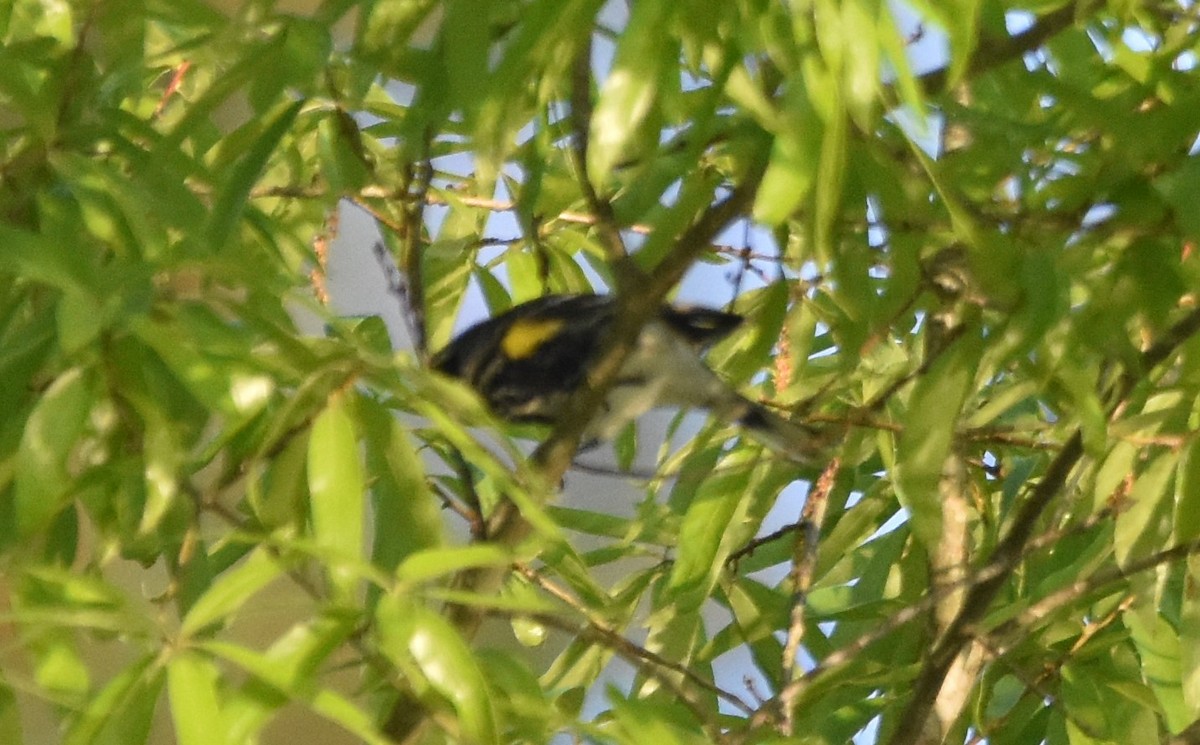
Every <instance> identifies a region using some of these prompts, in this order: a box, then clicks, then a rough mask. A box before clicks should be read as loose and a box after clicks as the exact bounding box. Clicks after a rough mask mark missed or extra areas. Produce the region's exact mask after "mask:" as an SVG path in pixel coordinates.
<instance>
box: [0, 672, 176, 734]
mask: <svg viewBox="0 0 1200 745" xmlns="http://www.w3.org/2000/svg"><path fill="white" fill-rule="evenodd" d="M155 658H156V655H152V656H147V657H143V658H141V659H139V660H137V661H135V662H134V663H133V664H131V665H129V666H127V667H126V668H125V669H124V670H121V671H120V672H119V673H117V675H116V676H114V677H113V678H112V680H110V681H109V682H108V683H107V684H106V685H105V686H104V688H102V689H101V690H100V692H99V693H98V694H96V696H95V697H93V698H92V700H91V701H90V702H89V703H88V706H87V708H86V709H85V710H84V711H83V713H82V714H81V716H80V717H79V718H78V719H76V720H75V722H74V723H73V724H72V726H71V728H70V729H69V730H68V731H67V734H66V736H65V738H64V740H63V743H64V745H126V744H127V743H135V742H144V741H145V739H146V737H147V735H148V734H149V732H150V725H151V724H152V723H153V718H154V709H155V707H156V706H157V705H158V698H159V696H160V695H161V694H162V687H163V684H164V683H165V680H166V677H165V675H164V674H163V673H164V671H163V668H162V666H161V665H159V664H157V663H156V659H155ZM11 742H21V740H20V739H16V740H12V741H11Z"/></svg>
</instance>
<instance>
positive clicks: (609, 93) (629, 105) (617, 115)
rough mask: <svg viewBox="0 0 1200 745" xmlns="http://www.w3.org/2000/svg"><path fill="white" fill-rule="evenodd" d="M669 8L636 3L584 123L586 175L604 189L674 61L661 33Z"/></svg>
mask: <svg viewBox="0 0 1200 745" xmlns="http://www.w3.org/2000/svg"><path fill="white" fill-rule="evenodd" d="M674 13H675V4H674V3H673V2H671V0H643V1H642V2H638V3H637V4H635V5H634V6H633V9H632V13H631V15H630V18H629V22H628V24H626V27H625V32H624V33H623V34H621V36H620V39H619V40H618V42H617V51H616V56H615V58H614V60H613V67H612V70H610V71H609V74H608V76H607V77H606V78H605V79H604V84H603V85H602V86H601V88H600V100H599V101H598V102H597V103H596V107H595V109H594V110H593V111H592V121H591V124H590V126H589V127H588V134H589V137H588V152H587V165H588V177H589V178H590V179H591V181H592V184H593V185H594V186H595V187H596V189H598V190H601V191H603V190H604V189H605V184H606V182H607V180H608V177H609V172H610V171H611V170H612V169H613V167H614V166H615V165H616V164H617V163H619V162H620V161H621V160H622V158H624V157H625V156H626V147H627V146H628V145H629V144H630V142H632V141H633V139H634V138H635V136H636V135H637V134H638V129H639V127H640V126H641V125H642V124H643V123H644V122H645V121H646V120H647V118H648V117H649V116H650V112H651V111H652V109H653V108H654V105H655V99H656V98H657V96H658V95H659V88H660V86H661V85H662V82H663V81H662V76H663V74H664V72H665V71H666V70H667V69H668V68H667V66H668V65H671V66H673V65H674V62H675V59H676V55H677V53H678V44H677V43H676V42H674V41H672V39H671V37H670V36H668V35H664V34H663V30H664V29H665V28H668V27H669V26H670V25H671V23H672V20H673V16H674Z"/></svg>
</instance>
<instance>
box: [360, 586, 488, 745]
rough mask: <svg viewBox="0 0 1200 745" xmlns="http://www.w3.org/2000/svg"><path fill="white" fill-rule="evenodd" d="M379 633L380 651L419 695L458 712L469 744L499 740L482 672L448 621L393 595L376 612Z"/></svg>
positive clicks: (384, 600)
mask: <svg viewBox="0 0 1200 745" xmlns="http://www.w3.org/2000/svg"><path fill="white" fill-rule="evenodd" d="M376 629H377V632H378V634H379V645H380V649H381V651H382V652H383V653H384V655H386V656H387V658H388V659H389V660H390V661H391V662H392V664H393V665H395V666H396V667H397V668H398V669H399V670H400V671H401V672H403V673H405V675H406V677H408V679H409V682H410V684H412V685H413V686H414V687H416V688H417V693H418V695H421V694H422V690H421V689H422V688H423V687H424V688H427V689H428V690H429V691H430V692H435V693H436V694H437V695H439V696H441V697H443V698H445V699H446V700H447V701H448V702H449V703H450V705H451V706H453V707H454V710H455V711H456V712H457V714H458V724H459V726H461V727H462V733H463V735H464V736H465V739H466V740H467V741H469V742H473V743H495V742H499V741H500V738H499V733H498V732H497V729H496V721H495V718H494V714H493V704H492V700H491V693H490V690H489V687H488V684H487V681H486V680H485V679H484V677H483V672H482V671H481V670H480V669H479V665H478V663H477V662H476V661H475V658H474V655H473V654H472V652H471V648H470V647H469V646H467V643H466V642H465V641H464V640H463V638H462V636H461V635H460V634H459V633H458V630H457V629H455V628H454V627H453V626H452V625H451V624H450V622H449V621H448V620H447V619H446V618H445V617H444V616H442V615H441V614H439V613H435V612H433V611H431V610H429V609H428V608H426V607H425V606H423V605H419V604H416V603H413V602H411V601H409V600H406V599H403V598H400V597H398V596H396V595H389V596H387V597H385V598H384V599H382V600H381V601H380V603H379V605H378V607H377V609H376ZM414 678H415V679H414Z"/></svg>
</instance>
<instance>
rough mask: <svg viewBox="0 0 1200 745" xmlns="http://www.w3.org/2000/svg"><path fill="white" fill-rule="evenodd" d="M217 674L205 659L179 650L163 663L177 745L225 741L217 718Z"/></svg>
mask: <svg viewBox="0 0 1200 745" xmlns="http://www.w3.org/2000/svg"><path fill="white" fill-rule="evenodd" d="M220 681H221V672H220V670H218V669H217V665H216V663H214V662H213V661H212V660H211V659H210V658H209V657H207V656H205V655H202V654H200V653H198V652H194V651H183V652H179V653H178V654H176V655H174V656H172V657H171V660H170V661H169V662H168V663H167V692H168V694H169V696H168V697H169V699H170V701H171V720H172V722H173V724H174V725H175V737H176V742H178V743H179V745H212V743H218V742H227V741H228V740H227V737H226V734H225V732H224V731H223V730H224V726H223V722H222V717H221V704H220V692H219V688H220V685H221V683H220Z"/></svg>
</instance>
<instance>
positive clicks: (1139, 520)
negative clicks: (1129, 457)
mask: <svg viewBox="0 0 1200 745" xmlns="http://www.w3.org/2000/svg"><path fill="white" fill-rule="evenodd" d="M1178 462H1179V454H1178V453H1174V452H1165V453H1160V454H1159V455H1158V456H1157V457H1155V458H1154V460H1152V461H1151V462H1150V465H1148V466H1147V467H1146V469H1145V470H1144V471H1142V472H1141V473H1140V474H1138V477H1137V481H1135V482H1134V484H1133V489H1132V490H1131V491H1130V493H1129V506H1128V507H1127V508H1126V509H1123V510H1121V512H1119V513H1117V524H1116V532H1115V533H1114V535H1113V547H1114V548H1115V550H1116V558H1117V564H1118V565H1120V566H1125V565H1126V564H1128V563H1129V562H1130V561H1132V560H1135V559H1138V558H1141V557H1143V556H1146V555H1148V554H1150V553H1151V552H1154V551H1160V550H1162V549H1163V548H1166V545H1167V540H1168V539H1169V538H1170V536H1171V528H1172V525H1171V517H1172V507H1173V505H1172V499H1171V497H1172V496H1174V492H1173V491H1172V490H1171V489H1170V486H1171V479H1172V478H1173V477H1174V475H1175V466H1176V465H1177V464H1178Z"/></svg>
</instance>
